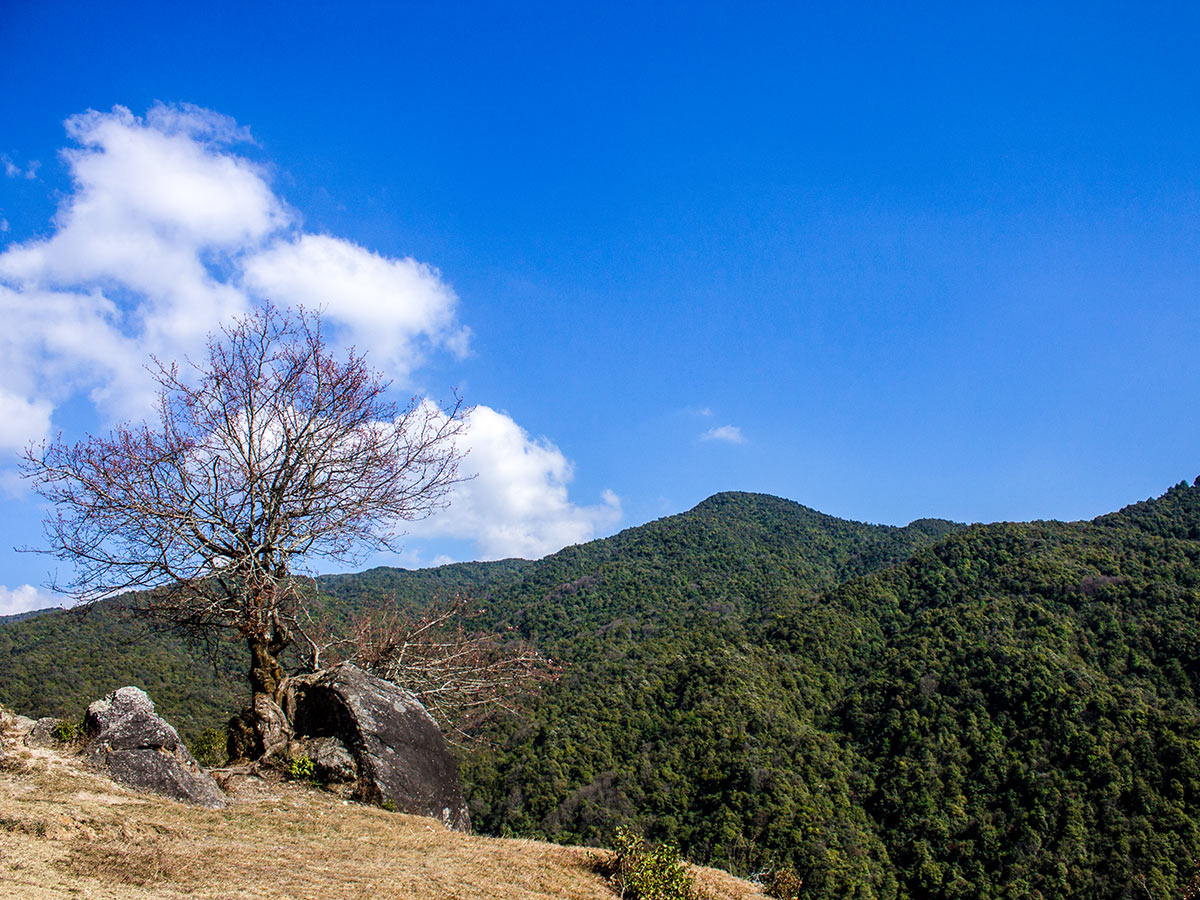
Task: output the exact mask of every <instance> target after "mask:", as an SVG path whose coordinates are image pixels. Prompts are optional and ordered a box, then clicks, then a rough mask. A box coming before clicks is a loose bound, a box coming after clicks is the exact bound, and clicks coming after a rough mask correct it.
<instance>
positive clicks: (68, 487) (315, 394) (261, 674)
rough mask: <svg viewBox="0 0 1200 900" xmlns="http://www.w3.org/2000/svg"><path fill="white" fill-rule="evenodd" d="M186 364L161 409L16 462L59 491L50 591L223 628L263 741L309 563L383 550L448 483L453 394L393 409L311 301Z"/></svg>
mask: <svg viewBox="0 0 1200 900" xmlns="http://www.w3.org/2000/svg"><path fill="white" fill-rule="evenodd" d="M207 356H208V358H207V360H206V361H205V362H204V363H203V364H195V363H189V365H188V366H187V367H186V368H184V369H182V370H181V368H180V367H179V366H178V365H176V364H173V363H172V364H169V365H165V364H163V363H161V362H159V361H158V360H157V359H155V360H154V365H153V367H152V368H151V371H152V373H153V374H154V376H155V377H156V379H157V382H158V385H159V390H158V403H157V417H156V418H157V421H155V422H153V424H150V423H146V424H141V425H136V426H132V425H126V426H122V427H120V428H117V429H116V430H114V431H113V432H111V433H110V434H109V435H107V436H92V437H89V438H88V439H87V440H84V441H82V442H80V443H77V444H66V443H64V442H63V441H62V438H61V436H60V437H59V438H58V439H57V440H55V441H54V442H53V443H50V444H42V445H41V446H40V447H31V448H29V449H28V450H27V451H26V453H25V455H24V460H23V469H24V475H25V477H26V478H28V479H29V480H30V481H31V482H32V483H33V485H34V487H35V489H36V490H37V491H38V492H39V493H40V494H42V496H44V497H45V498H46V499H47V500H49V501H50V502H51V503H52V505H53V506H52V511H51V512H50V513H49V515H48V517H47V519H46V522H45V532H46V538H47V540H48V542H49V546H50V549H49V550H47V551H46V552H49V553H52V554H54V555H56V556H58V557H59V558H61V559H63V560H66V561H68V562H70V563H72V564H73V566H74V575H73V578H72V580H71V581H70V582H69V583H68V584H66V585H65V586H63V587H62V588H60V590H64V591H65V592H67V593H70V594H72V595H73V596H74V597H75V598H76V599H78V600H80V601H82V602H85V603H86V602H94V601H95V600H98V599H101V598H105V597H110V596H113V595H115V594H117V593H119V592H122V591H128V590H131V589H150V590H149V593H148V594H147V595H145V599H144V600H143V609H144V611H145V612H147V613H149V614H151V615H152V616H154V617H156V618H157V619H158V620H159V621H161V622H165V623H166V624H168V625H170V626H172V627H177V628H184V629H187V630H188V631H190V632H191V633H193V634H198V635H205V636H208V635H211V634H212V633H213V632H224V633H230V632H232V633H233V634H234V635H236V636H238V637H240V639H242V640H244V641H245V642H246V646H247V648H248V650H249V655H250V666H249V682H250V691H251V698H252V703H251V708H250V710H248V711H247V713H245V714H243V718H244V719H245V721H246V722H247V726H248V728H249V730H250V731H251V732H252V733H253V734H254V735H255V743H256V744H257V752H259V753H261V752H263V751H264V749H265V743H266V740H267V737H268V735H267V732H268V730H269V729H270V727H271V724H270V720H271V718H272V717H273V716H274V715H275V714H276V713H277V711H278V709H279V704H280V701H281V699H282V694H283V690H284V687H285V684H284V681H285V679H284V672H283V667H282V665H281V662H280V656H281V654H282V653H283V651H284V650H285V649H286V648H288V647H289V645H291V644H292V643H293V642H294V641H296V640H298V639H303V638H304V636H305V635H306V633H307V631H306V628H308V626H309V624H310V623H311V621H312V612H311V610H310V608H309V603H310V600H311V598H312V596H313V594H314V591H313V588H312V582H311V579H309V578H306V577H305V576H304V573H303V572H302V571H300V570H299V563H300V561H301V560H303V559H318V558H319V559H325V560H336V561H340V562H351V561H354V560H356V559H359V558H361V554H363V553H365V552H369V551H374V550H380V549H388V548H392V547H393V541H394V540H395V538H396V537H397V529H398V528H400V527H401V526H402V524H403V523H405V522H409V521H412V520H415V519H420V518H423V517H425V516H427V515H429V514H431V513H433V512H434V511H436V510H437V509H439V508H441V507H443V506H444V505H445V504H446V502H447V492H448V490H449V488H450V487H451V486H452V485H453V484H454V483H455V482H456V481H457V480H458V474H457V464H458V461H459V458H460V453H459V451H458V449H457V448H456V444H455V439H456V437H457V436H458V435H459V434H460V432H461V430H462V427H463V416H464V410H463V408H462V405H461V402H459V401H456V402H455V404H454V405H453V406H452V407H450V408H448V409H441V408H439V407H437V406H436V405H434V404H432V403H430V402H428V401H425V400H416V399H414V400H412V401H411V402H410V403H409V404H408V405H407V406H405V407H403V408H399V407H398V406H397V405H396V404H395V403H393V402H392V401H391V400H389V399H388V389H389V382H388V381H387V380H386V379H385V378H384V377H383V376H382V375H381V374H380V373H379V372H376V371H375V370H373V369H372V368H371V367H369V366H368V365H367V363H366V361H365V359H364V358H363V356H362V355H360V354H357V353H355V352H354V351H350V352H349V353H348V355H347V356H346V358H345V359H344V360H343V359H339V358H337V357H336V356H335V355H334V354H333V353H332V352H331V350H330V348H329V347H328V346H327V344H326V341H325V339H324V337H323V336H322V331H321V323H320V319H319V317H318V316H317V315H316V314H313V313H306V312H303V311H301V312H299V313H296V314H292V315H289V314H287V313H285V312H282V311H280V310H277V309H275V308H273V307H269V306H268V307H265V308H263V309H261V310H259V311H258V312H256V313H253V314H251V315H249V316H247V317H246V318H244V319H242V320H240V321H237V322H235V323H234V324H232V325H231V326H228V327H226V328H224V329H223V330H222V332H221V333H220V334H217V335H214V336H211V337H210V339H209V342H208V354H207Z"/></svg>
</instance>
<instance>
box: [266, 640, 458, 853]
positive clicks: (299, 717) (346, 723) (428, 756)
mask: <svg viewBox="0 0 1200 900" xmlns="http://www.w3.org/2000/svg"><path fill="white" fill-rule="evenodd" d="M286 706H287V712H288V717H289V718H290V719H291V722H292V727H293V729H294V730H295V737H296V740H297V741H306V742H309V745H310V746H311V741H312V739H314V738H337V739H338V740H339V741H340V742H341V744H342V745H344V747H345V748H346V750H347V751H348V752H349V753H350V755H351V756H352V757H353V758H354V762H355V765H356V768H357V779H356V782H355V787H354V794H355V796H356V797H358V798H359V799H360V800H365V801H367V802H368V803H375V804H378V805H380V806H388V805H391V804H394V805H395V807H396V809H398V810H399V811H401V812H407V813H412V814H414V815H419V816H430V817H432V818H435V819H440V820H441V822H442V823H443V824H444V825H445V826H446V827H447V828H452V829H454V830H456V831H470V830H471V819H470V816H469V815H468V813H467V805H466V802H465V800H464V799H463V793H462V786H461V784H460V783H459V780H458V764H457V763H456V762H455V760H454V757H453V756H452V755H451V753H450V749H449V747H447V746H446V741H445V740H444V739H443V738H442V734H441V732H440V731H439V730H438V727H437V723H435V722H434V721H433V718H432V717H431V716H430V715H429V713H428V712H426V710H425V707H424V706H422V705H421V703H420V701H418V700H417V698H416V696H415V695H413V694H412V693H410V692H409V691H406V690H404V689H403V688H399V687H397V686H396V685H394V684H392V683H391V682H388V681H384V680H382V679H380V678H376V677H375V676H373V675H369V674H367V673H366V672H364V671H362V669H359V668H357V667H356V666H353V665H350V664H349V663H343V664H342V665H339V666H334V667H333V668H330V669H324V670H322V671H320V672H314V673H313V674H311V675H300V676H297V677H295V678H293V679H292V680H291V682H290V684H289V687H288V697H287V701H286Z"/></svg>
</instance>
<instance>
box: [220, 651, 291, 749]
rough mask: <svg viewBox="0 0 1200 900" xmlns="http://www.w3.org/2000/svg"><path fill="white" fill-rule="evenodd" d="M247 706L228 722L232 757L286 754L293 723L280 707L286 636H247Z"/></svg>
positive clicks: (282, 693) (285, 678)
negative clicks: (248, 672)
mask: <svg viewBox="0 0 1200 900" xmlns="http://www.w3.org/2000/svg"><path fill="white" fill-rule="evenodd" d="M246 643H247V645H248V647H249V649H250V705H249V706H248V707H246V708H245V709H243V710H242V712H241V714H240V715H238V716H235V717H234V718H233V719H232V720H230V723H229V744H228V748H227V749H228V751H229V756H230V758H231V759H250V760H263V759H268V758H270V757H272V756H276V755H279V754H281V753H285V752H286V751H287V745H288V742H289V741H290V740H291V737H292V726H291V722H290V721H289V720H288V717H287V714H286V713H285V712H284V710H283V698H284V694H285V693H286V692H287V677H286V676H285V675H284V673H283V666H282V665H280V663H279V656H280V654H281V653H283V651H284V648H286V647H287V644H288V642H287V639H286V638H285V637H283V636H282V635H281V634H279V633H278V632H276V633H274V634H272V635H270V636H269V637H266V636H263V635H258V634H254V635H250V636H248V637H247V638H246Z"/></svg>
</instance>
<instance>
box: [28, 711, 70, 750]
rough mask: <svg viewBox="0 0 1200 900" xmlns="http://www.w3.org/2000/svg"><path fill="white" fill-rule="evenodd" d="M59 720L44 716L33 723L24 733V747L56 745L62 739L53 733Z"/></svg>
mask: <svg viewBox="0 0 1200 900" xmlns="http://www.w3.org/2000/svg"><path fill="white" fill-rule="evenodd" d="M58 722H59V720H58V719H56V718H54V717H53V716H44V717H42V718H40V719H38V720H37V721H36V722H34V723H33V726H32V727H31V728H30V729H29V731H28V733H27V734H26V735H25V746H26V747H58V746H60V745H61V744H62V739H61V738H60V737H59V736H58V734H56V733H55V731H56V729H57V728H58Z"/></svg>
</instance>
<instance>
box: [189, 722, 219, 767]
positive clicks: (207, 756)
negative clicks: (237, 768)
mask: <svg viewBox="0 0 1200 900" xmlns="http://www.w3.org/2000/svg"><path fill="white" fill-rule="evenodd" d="M228 743H229V736H228V735H227V734H226V733H225V729H223V728H205V729H204V730H203V731H202V732H200V733H199V734H198V735H196V737H195V738H193V740H192V743H191V746H190V747H189V748H188V749H189V750H191V751H192V756H194V757H196V761H197V762H198V763H200V765H202V766H204V767H205V768H208V769H211V768H213V767H214V766H223V765H225V763H227V762H228V761H229V754H228V752H227V751H226V747H227V746H228Z"/></svg>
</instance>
